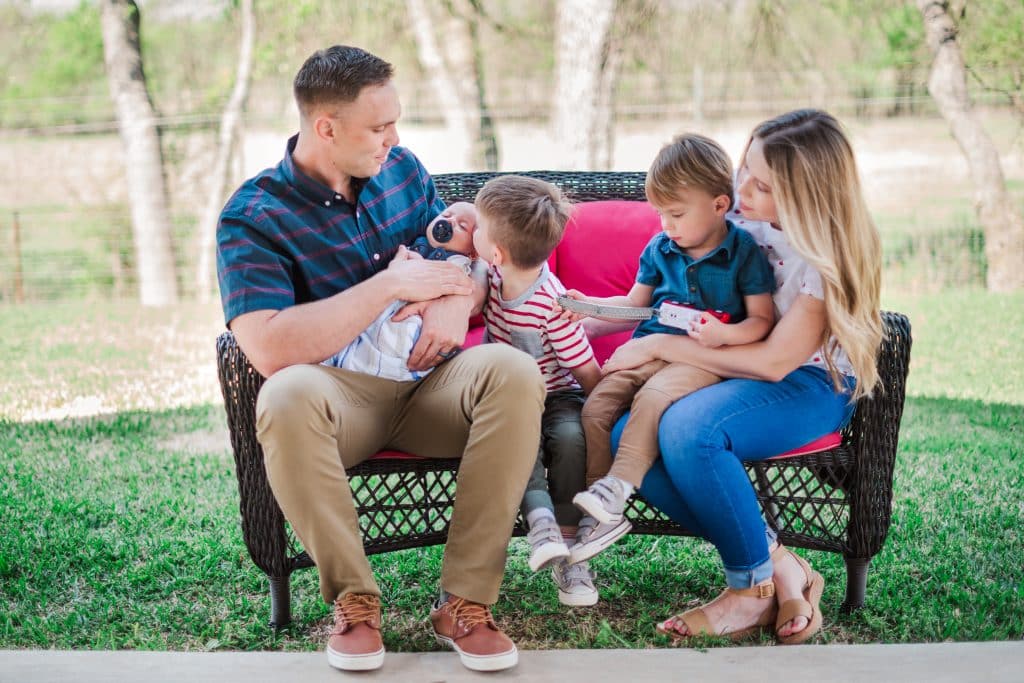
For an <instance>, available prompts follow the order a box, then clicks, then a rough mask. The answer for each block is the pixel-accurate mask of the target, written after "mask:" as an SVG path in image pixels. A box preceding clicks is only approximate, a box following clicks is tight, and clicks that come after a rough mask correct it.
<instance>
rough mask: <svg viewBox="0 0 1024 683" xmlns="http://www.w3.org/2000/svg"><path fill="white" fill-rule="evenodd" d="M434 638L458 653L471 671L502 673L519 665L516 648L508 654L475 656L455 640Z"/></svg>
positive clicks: (437, 635) (436, 636)
mask: <svg viewBox="0 0 1024 683" xmlns="http://www.w3.org/2000/svg"><path fill="white" fill-rule="evenodd" d="M434 638H435V639H436V640H437V642H438V644H439V645H444V646H445V647H450V648H451V649H453V650H455V651H456V652H458V653H459V659H460V660H462V665H463V666H464V667H466V668H467V669H470V670H471V671H501V670H503V669H511V668H512V667H513V666H515V665H516V664H518V663H519V650H518V649H516V648H515V647H513V648H512V649H511V650H509V651H508V652H500V653H498V654H494V655H473V654H470V653H468V652H466V651H465V650H463V649H462V648H460V647H459V646H458V645H456V644H455V641H454V640H452V639H451V638H448V637H447V636H442V635H441V634H439V633H435V634H434Z"/></svg>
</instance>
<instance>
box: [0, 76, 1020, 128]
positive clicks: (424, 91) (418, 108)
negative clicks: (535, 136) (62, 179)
mask: <svg viewBox="0 0 1024 683" xmlns="http://www.w3.org/2000/svg"><path fill="white" fill-rule="evenodd" d="M1012 79H1013V76H1012V74H1011V72H1010V70H1009V69H992V68H989V69H985V68H981V69H974V70H972V71H971V78H970V79H969V80H968V92H969V95H970V97H971V99H972V101H973V102H974V103H975V104H977V105H980V106H1004V105H1007V104H1010V103H1011V94H1010V92H1008V91H1006V90H1002V89H1000V88H998V87H995V85H994V84H1000V83H1007V82H1013V80H1012ZM399 80H400V81H401V78H399ZM927 80H928V69H927V68H926V67H924V66H920V65H904V66H902V67H900V68H892V69H881V70H878V71H875V72H872V73H871V74H870V75H865V74H861V73H858V72H855V71H843V70H819V69H803V70H789V71H781V70H774V71H713V70H707V71H705V70H704V69H702V68H700V67H694V68H693V69H692V70H690V71H687V72H680V73H675V74H670V75H654V74H640V75H630V76H627V77H623V78H622V79H620V81H619V82H618V85H617V87H616V96H615V98H614V103H613V109H614V115H615V117H616V119H617V120H620V121H621V120H629V119H648V118H664V117H666V116H677V117H684V118H686V119H688V120H695V121H704V120H708V121H712V120H719V119H727V118H735V117H748V116H763V115H771V114H775V113H778V112H780V111H786V110H789V109H794V108H797V107H805V106H817V107H827V108H828V109H830V110H831V111H833V112H834V113H836V114H841V115H844V116H857V117H872V116H895V115H915V114H929V113H933V112H934V111H935V109H934V104H933V102H932V99H931V97H930V96H929V95H928V91H927V87H926V83H927ZM486 85H487V98H486V99H487V103H488V107H489V110H490V113H491V115H492V117H493V118H495V119H496V120H499V121H531V120H532V121H535V120H541V119H545V118H546V117H547V116H549V115H550V113H551V108H552V103H553V102H554V101H555V100H556V99H557V98H558V96H559V94H558V93H557V92H555V84H554V83H553V82H552V81H551V80H550V79H547V80H545V79H537V78H530V79H528V78H503V79H500V80H497V81H495V82H491V83H487V84H486ZM399 88H400V92H401V93H402V102H403V115H402V116H403V120H404V121H406V122H408V123H433V122H438V121H441V120H442V119H443V114H444V111H443V107H444V106H445V103H443V102H441V101H439V100H438V98H437V97H436V93H435V92H434V89H433V87H432V85H431V83H430V82H429V81H428V80H427V79H421V78H417V79H409V80H406V81H404V82H400V83H399ZM290 93H291V86H290V83H288V82H285V81H276V80H274V81H265V82H260V83H254V84H253V85H252V88H251V95H250V97H249V100H248V105H247V112H246V119H247V121H248V122H249V123H251V124H254V125H267V124H270V125H276V124H279V123H280V122H281V120H282V119H283V118H285V117H288V116H291V115H292V112H293V105H292V101H291V95H290ZM227 97H228V93H226V92H225V93H223V94H219V95H211V94H210V93H207V92H201V91H192V90H179V91H175V92H174V93H169V94H166V95H163V96H162V97H160V98H158V101H157V104H158V107H159V114H158V116H157V118H156V121H155V122H156V123H157V124H158V125H160V126H161V127H163V128H165V129H174V128H206V127H213V126H216V125H217V122H218V121H219V119H220V112H221V111H222V109H223V107H224V104H225V103H226V101H227ZM116 130H117V119H116V114H115V109H114V106H113V104H112V103H111V101H110V97H109V94H107V93H106V92H105V91H104V92H94V93H89V94H82V95H74V96H63V97H32V98H0V131H3V132H4V133H5V134H8V135H69V134H87V133H104V132H111V131H116Z"/></svg>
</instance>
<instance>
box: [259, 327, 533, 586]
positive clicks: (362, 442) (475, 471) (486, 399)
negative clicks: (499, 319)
mask: <svg viewBox="0 0 1024 683" xmlns="http://www.w3.org/2000/svg"><path fill="white" fill-rule="evenodd" d="M543 409H544V383H543V381H542V380H541V377H540V372H539V370H538V369H537V363H536V361H534V359H532V358H530V357H529V356H528V355H527V354H525V353H522V352H521V351H517V350H516V349H513V348H512V347H511V346H506V345H504V344H485V345H482V346H476V347H473V348H470V349H467V350H466V351H464V352H462V353H460V354H459V355H457V356H456V357H454V358H453V359H452V360H450V361H448V362H446V363H444V364H442V365H441V366H439V367H438V368H437V369H435V370H434V371H433V372H431V373H430V374H429V375H427V377H426V378H424V379H423V380H420V381H418V382H396V381H392V380H387V379H381V378H379V377H373V376H371V375H365V374H361V373H356V372H351V371H349V370H343V369H340V368H331V367H327V366H323V365H296V366H292V367H289V368H285V369H284V370H281V371H280V372H277V373H275V374H274V375H272V376H271V377H270V378H269V379H268V380H267V381H266V383H265V384H264V385H263V388H262V390H261V391H260V394H259V398H258V400H257V403H256V432H257V438H258V439H259V442H260V444H261V445H262V446H263V452H264V454H265V459H266V467H267V478H268V480H269V482H270V486H271V489H272V490H273V491H274V496H275V497H276V498H277V502H278V504H279V505H280V506H281V510H282V511H283V512H284V515H285V517H286V518H287V519H288V521H289V522H290V523H291V525H292V528H293V529H294V531H295V533H296V535H297V536H298V537H299V540H300V541H301V542H302V545H303V546H304V547H305V549H306V551H307V552H308V553H309V555H310V557H312V558H313V561H314V562H316V565H317V568H318V570H319V572H320V592H321V594H322V595H323V598H324V600H326V601H328V602H333V601H334V600H335V599H336V598H338V597H340V596H342V595H345V594H347V593H367V594H371V595H380V589H379V588H378V587H377V583H376V581H374V578H373V574H372V572H371V571H370V565H369V562H367V560H366V554H365V553H364V552H363V542H362V537H361V535H360V532H359V524H358V518H357V515H356V510H355V506H354V503H353V500H352V492H351V489H350V488H349V484H348V477H347V476H346V474H345V469H346V468H348V467H352V466H354V465H356V464H358V463H360V462H362V461H364V460H366V459H367V458H369V457H370V456H371V455H373V454H374V453H376V452H377V451H379V450H382V449H386V448H394V449H396V450H402V451H407V452H409V453H415V454H416V455H421V456H425V457H428V458H450V457H452V456H453V455H458V454H462V463H461V465H460V467H459V473H458V477H457V479H456V486H457V491H458V493H457V496H456V500H455V506H454V510H453V513H452V521H451V526H450V528H449V533H448V543H447V546H446V548H445V555H444V562H443V565H442V569H441V588H442V589H443V590H445V591H447V592H449V593H452V594H455V595H458V596H460V597H463V598H466V599H468V600H471V601H474V602H480V603H484V604H493V603H494V602H496V601H497V599H498V589H499V588H500V586H501V580H502V577H503V575H504V572H505V557H506V552H507V549H508V543H509V539H510V538H511V535H512V526H513V524H514V523H515V518H516V512H517V511H518V509H519V501H520V499H521V498H522V496H523V490H524V489H525V488H526V480H527V478H528V477H529V475H530V470H531V468H532V467H533V463H534V461H535V460H536V457H537V443H538V442H539V439H540V417H541V413H542V411H543Z"/></svg>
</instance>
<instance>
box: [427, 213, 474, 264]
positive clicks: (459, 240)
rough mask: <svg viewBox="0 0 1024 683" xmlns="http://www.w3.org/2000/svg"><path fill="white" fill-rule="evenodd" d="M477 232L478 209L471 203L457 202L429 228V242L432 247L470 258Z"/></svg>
mask: <svg viewBox="0 0 1024 683" xmlns="http://www.w3.org/2000/svg"><path fill="white" fill-rule="evenodd" d="M475 231H476V207H474V206H473V205H472V204H470V203H469V202H455V203H454V204H452V205H451V206H449V207H448V208H447V209H445V210H444V211H442V212H441V213H440V214H439V215H438V216H437V217H435V218H434V220H432V221H430V224H429V225H428V226H427V241H428V242H430V246H432V247H440V248H442V249H447V250H448V251H454V252H457V253H459V254H465V255H466V256H469V255H471V254H472V253H473V233H474V232H475Z"/></svg>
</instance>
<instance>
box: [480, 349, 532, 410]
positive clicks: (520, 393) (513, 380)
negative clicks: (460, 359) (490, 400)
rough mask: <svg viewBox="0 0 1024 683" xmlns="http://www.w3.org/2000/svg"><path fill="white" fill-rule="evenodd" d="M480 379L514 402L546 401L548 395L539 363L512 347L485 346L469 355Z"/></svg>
mask: <svg viewBox="0 0 1024 683" xmlns="http://www.w3.org/2000/svg"><path fill="white" fill-rule="evenodd" d="M465 353H466V356H467V357H466V360H467V361H469V362H471V363H472V367H473V369H474V370H475V372H476V373H477V376H479V377H483V378H485V379H486V380H487V382H488V384H492V385H493V386H494V387H495V388H500V389H501V390H502V391H508V392H516V393H510V395H509V397H508V398H509V399H510V400H515V399H518V400H522V399H536V400H537V401H543V399H544V395H545V393H546V388H545V386H544V378H543V377H541V374H540V368H538V367H537V361H536V360H535V359H534V358H532V357H531V356H530V355H529V354H527V353H524V352H522V351H520V350H519V349H516V348H514V347H512V346H509V345H508V344H481V345H479V346H475V347H473V348H471V349H469V350H467V351H466V352H465Z"/></svg>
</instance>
